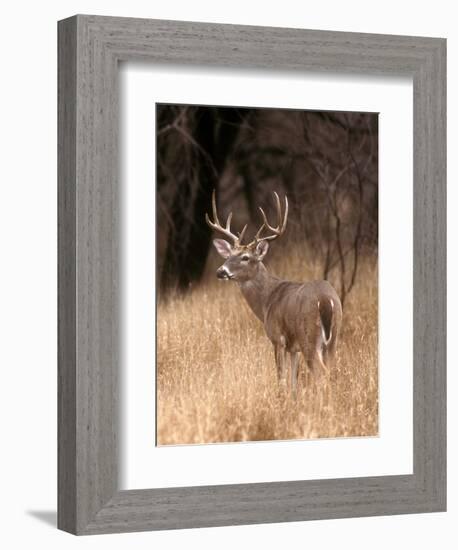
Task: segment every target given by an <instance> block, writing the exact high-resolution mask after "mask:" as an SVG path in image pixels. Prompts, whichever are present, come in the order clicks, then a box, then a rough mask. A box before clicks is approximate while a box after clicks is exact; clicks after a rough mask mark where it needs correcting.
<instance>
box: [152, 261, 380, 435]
mask: <svg viewBox="0 0 458 550" xmlns="http://www.w3.org/2000/svg"><path fill="white" fill-rule="evenodd" d="M304 265H306V263H305V259H304V257H303V254H301V253H298V252H295V253H293V254H291V255H290V256H289V257H288V260H287V261H286V262H285V261H282V262H280V261H277V262H276V265H273V266H271V267H270V266H269V268H270V269H271V271H272V272H273V273H275V274H276V275H278V276H281V277H284V278H289V279H291V280H307V279H310V278H314V277H316V276H317V273H314V270H313V268H310V267H309V268H308V269H307V268H305V269H304ZM210 275H211V276H210ZM377 318H378V315H377V265H376V263H375V262H374V261H370V260H369V259H366V260H364V263H363V265H362V266H361V271H360V273H359V280H358V282H357V285H356V287H355V288H354V289H353V291H352V292H351V294H350V295H349V296H348V301H347V303H346V305H345V311H344V321H343V332H342V338H341V341H340V346H339V349H338V358H337V363H336V366H335V368H334V370H333V372H332V373H331V374H330V376H329V377H326V376H325V375H322V376H320V377H319V378H313V377H310V376H307V379H306V380H305V376H304V374H303V373H304V366H303V364H302V363H301V372H302V376H301V380H300V385H299V391H298V396H297V399H296V400H293V399H292V398H291V397H290V396H289V395H285V394H284V393H281V392H279V389H278V385H277V379H276V369H275V362H274V357H273V352H272V346H271V344H270V341H269V340H268V339H267V336H266V335H265V333H264V329H263V326H262V325H261V323H260V322H259V321H258V320H257V319H256V318H255V316H254V315H253V314H252V312H251V311H250V310H249V308H248V306H247V305H246V304H245V302H244V301H243V298H242V296H241V294H240V291H239V289H238V288H237V285H236V284H235V283H230V282H225V281H217V280H216V279H215V277H214V272H213V269H211V270H210V273H209V277H207V278H206V280H205V282H204V283H203V284H201V285H199V287H197V288H195V289H194V290H192V291H191V292H189V293H188V294H187V295H185V296H181V297H178V296H177V297H174V298H172V299H169V300H167V302H164V301H160V302H159V305H158V317H157V325H158V327H157V328H158V332H157V391H158V394H157V429H158V433H157V441H158V444H159V445H169V444H185V443H214V442H231V441H260V440H272V439H277V440H284V439H309V438H319V437H346V436H369V435H376V434H377V433H378V368H377V364H378V359H377V357H378V345H377Z"/></svg>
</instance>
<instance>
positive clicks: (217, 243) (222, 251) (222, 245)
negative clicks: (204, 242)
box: [213, 239, 232, 258]
mask: <svg viewBox="0 0 458 550" xmlns="http://www.w3.org/2000/svg"><path fill="white" fill-rule="evenodd" d="M213 245H214V247H215V248H216V250H217V251H218V254H219V255H220V256H222V257H223V258H229V256H230V255H231V253H232V247H231V245H230V244H229V243H228V242H227V241H225V240H224V239H214V241H213Z"/></svg>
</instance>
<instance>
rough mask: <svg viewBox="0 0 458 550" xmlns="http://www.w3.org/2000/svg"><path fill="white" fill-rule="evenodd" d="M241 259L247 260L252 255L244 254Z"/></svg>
mask: <svg viewBox="0 0 458 550" xmlns="http://www.w3.org/2000/svg"><path fill="white" fill-rule="evenodd" d="M240 259H241V260H242V262H247V261H248V260H249V259H250V257H249V256H247V255H246V254H244V255H243V256H242V257H241V258H240Z"/></svg>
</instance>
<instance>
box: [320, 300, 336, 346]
mask: <svg viewBox="0 0 458 550" xmlns="http://www.w3.org/2000/svg"><path fill="white" fill-rule="evenodd" d="M329 302H330V304H331V309H332V317H334V300H333V299H332V298H329ZM318 311H320V301H319V300H318ZM320 324H321V338H322V340H323V344H324V345H325V346H328V345H329V342H330V341H331V338H332V324H331V327H330V329H329V338H326V331H325V328H324V326H323V321H322V320H321V317H320Z"/></svg>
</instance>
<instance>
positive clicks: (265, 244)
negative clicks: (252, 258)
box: [256, 241, 269, 261]
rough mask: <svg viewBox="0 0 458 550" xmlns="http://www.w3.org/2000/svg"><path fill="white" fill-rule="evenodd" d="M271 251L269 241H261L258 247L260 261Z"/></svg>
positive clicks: (257, 253)
mask: <svg viewBox="0 0 458 550" xmlns="http://www.w3.org/2000/svg"><path fill="white" fill-rule="evenodd" d="M268 250H269V243H268V242H267V241H261V242H259V243H258V245H257V246H256V256H257V258H258V261H261V260H263V259H264V256H265V255H266V254H267V251H268Z"/></svg>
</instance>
